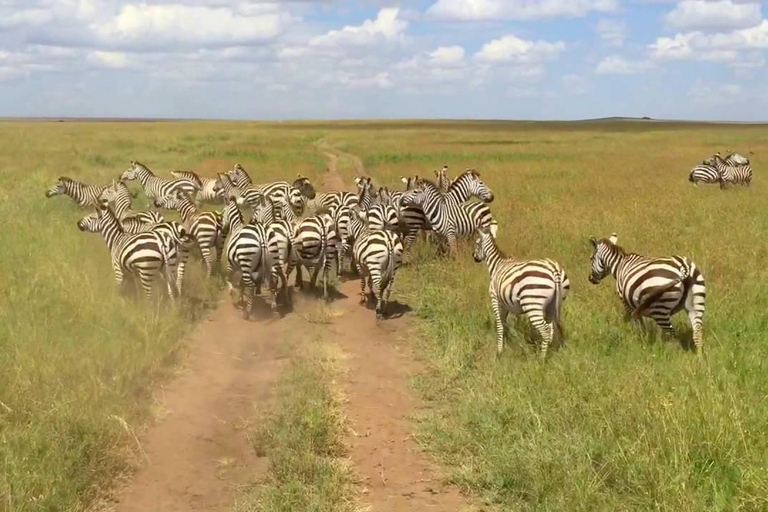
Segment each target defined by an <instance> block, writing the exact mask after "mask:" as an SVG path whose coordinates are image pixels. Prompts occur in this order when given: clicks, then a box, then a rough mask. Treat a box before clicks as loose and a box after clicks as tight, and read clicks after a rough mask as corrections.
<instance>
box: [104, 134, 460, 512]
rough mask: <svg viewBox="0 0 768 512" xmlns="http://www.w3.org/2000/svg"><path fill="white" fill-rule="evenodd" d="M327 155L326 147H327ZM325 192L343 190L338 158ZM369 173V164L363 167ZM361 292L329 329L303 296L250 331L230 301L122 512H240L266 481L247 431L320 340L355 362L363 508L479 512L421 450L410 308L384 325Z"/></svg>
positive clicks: (353, 392) (350, 287) (195, 344)
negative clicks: (241, 488) (239, 497)
mask: <svg viewBox="0 0 768 512" xmlns="http://www.w3.org/2000/svg"><path fill="white" fill-rule="evenodd" d="M326 148H327V146H326ZM326 153H327V156H328V158H329V164H328V172H327V173H326V176H325V182H324V183H323V189H324V190H340V189H347V190H349V189H350V187H349V186H346V185H345V184H344V181H343V180H342V178H341V176H340V175H339V173H338V171H337V168H336V162H337V155H338V153H337V152H335V151H327V152H326ZM353 162H355V167H356V169H357V170H362V163H361V162H360V160H359V159H353ZM359 289H360V285H359V281H358V280H357V279H352V280H349V281H346V282H343V283H342V284H341V285H340V286H339V288H338V291H339V292H340V298H338V299H337V300H335V301H334V302H333V310H334V319H333V321H332V323H331V324H329V325H318V324H311V326H310V324H308V323H307V321H306V320H305V316H304V315H305V314H306V313H312V312H314V311H315V310H316V308H317V301H316V300H315V299H314V298H308V297H297V295H298V294H296V293H295V294H294V297H295V300H294V303H295V304H294V310H293V312H291V313H290V314H288V315H286V316H285V317H284V318H282V319H279V320H272V319H269V318H267V316H268V315H265V316H264V317H263V318H257V319H255V320H252V321H251V322H246V321H244V320H243V319H242V318H241V317H240V312H239V311H237V310H235V309H234V308H233V307H232V306H231V304H230V303H229V299H228V297H227V298H226V299H223V300H222V303H221V305H220V306H219V308H218V309H217V310H216V311H215V312H214V313H213V314H212V315H211V317H210V318H209V320H208V321H207V322H204V323H203V324H202V325H201V326H200V327H199V328H198V329H197V331H196V333H195V334H194V335H193V336H192V338H191V339H190V341H189V345H190V347H191V348H190V350H191V355H190V357H189V360H188V361H187V363H186V365H185V371H184V373H183V375H182V376H180V377H178V378H177V379H175V380H174V381H172V382H171V383H169V384H168V385H167V386H166V387H165V388H164V389H163V390H162V393H161V394H160V397H161V402H162V408H163V409H164V411H165V414H163V415H162V417H161V418H160V419H159V420H158V422H157V423H156V424H155V425H153V426H152V427H150V428H149V429H148V431H147V432H146V434H145V435H143V436H142V438H141V443H142V447H143V449H144V451H145V452H146V461H145V464H144V465H143V467H142V468H141V469H140V470H139V471H137V473H136V474H135V476H134V477H133V478H132V480H131V481H130V482H128V483H127V485H126V486H125V488H124V490H123V491H122V492H121V493H120V495H119V496H118V497H117V504H116V506H115V510H116V511H118V512H134V511H135V512H138V511H142V512H153V511H163V512H169V511H189V510H206V511H220V510H230V509H231V507H232V503H233V501H234V493H235V490H236V488H237V486H238V485H239V484H243V483H247V482H251V481H254V480H256V479H260V477H262V476H263V475H264V474H265V471H266V469H267V464H266V462H267V461H266V459H260V458H258V457H256V455H255V453H254V450H253V448H252V447H251V446H250V445H249V443H248V442H247V439H246V429H245V428H243V427H244V426H245V425H246V424H247V421H248V419H249V418H252V417H254V416H255V414H256V411H258V410H259V409H263V408H265V407H268V405H269V402H270V397H271V392H272V389H273V387H274V383H275V382H276V380H277V379H278V378H279V376H280V373H281V371H282V369H283V367H284V364H285V363H286V362H287V359H288V357H289V349H288V348H287V347H290V346H291V344H292V342H295V341H302V337H305V338H308V339H312V338H316V337H317V336H318V335H319V336H320V337H322V338H323V339H324V340H326V341H330V342H333V343H335V344H336V345H337V346H338V347H339V348H340V349H341V350H342V351H343V352H344V354H345V356H346V357H344V358H343V360H345V361H346V363H345V365H346V366H347V368H346V372H345V379H346V382H345V383H344V386H345V392H346V394H347V396H348V397H349V402H348V406H347V407H348V409H347V410H346V411H345V413H346V414H347V416H348V418H349V419H350V423H351V425H350V426H351V432H350V435H349V436H348V445H349V448H350V458H351V460H352V462H353V463H354V465H355V470H356V472H357V474H358V476H359V478H360V480H361V485H362V486H363V489H362V491H363V494H362V501H363V503H362V504H361V505H363V506H365V505H370V506H371V510H373V511H382V512H385V511H386V512H390V511H398V512H399V511H418V512H422V511H424V510H430V511H438V510H439V511H452V512H454V511H459V510H469V508H468V507H467V502H466V501H465V500H464V499H463V497H462V496H461V495H459V493H458V492H457V491H456V490H455V489H453V488H451V487H446V486H443V485H442V484H441V483H440V481H439V480H437V479H436V478H435V468H434V467H433V466H432V465H431V464H430V463H429V461H428V459H427V458H426V457H425V456H424V455H422V454H420V453H419V451H418V448H417V445H416V443H415V442H414V441H413V440H412V439H411V437H410V436H411V432H412V427H413V426H412V424H411V423H410V421H409V420H408V418H407V417H408V415H410V414H411V413H412V412H413V411H414V409H415V408H416V407H417V406H418V401H417V400H416V399H415V398H414V396H413V395H412V393H411V392H410V390H409V389H408V386H407V378H408V376H409V375H411V374H412V373H413V372H415V371H417V369H418V368H417V367H416V366H415V363H414V362H413V361H414V358H413V357H412V354H411V353H410V352H409V350H408V348H407V345H406V344H401V338H402V337H403V336H406V335H407V334H408V333H409V332H410V329H411V326H410V320H409V317H408V315H407V311H408V308H407V307H406V306H404V305H401V304H399V303H397V302H396V301H397V284H395V289H394V292H393V295H392V299H393V302H392V303H391V307H390V312H391V313H394V316H395V318H391V319H388V320H386V321H384V322H381V323H378V324H377V322H376V320H375V314H374V313H373V311H370V310H367V309H366V308H365V307H364V306H362V305H360V304H359V302H358V297H359V295H358V294H359Z"/></svg>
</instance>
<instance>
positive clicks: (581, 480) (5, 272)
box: [0, 122, 768, 511]
mask: <svg viewBox="0 0 768 512" xmlns="http://www.w3.org/2000/svg"><path fill="white" fill-rule="evenodd" d="M318 141H322V142H318ZM327 148H335V151H336V152H337V153H338V156H339V160H338V163H339V166H338V168H339V171H340V172H341V173H343V174H344V176H345V179H348V180H349V181H348V183H350V186H351V185H352V181H351V180H352V176H353V175H354V174H355V173H357V172H359V170H360V164H361V163H362V165H363V166H364V169H365V171H366V172H367V173H368V174H369V175H371V176H372V177H373V178H374V182H375V183H376V185H388V186H390V187H393V188H398V189H400V188H401V187H402V184H401V183H400V180H399V177H400V176H409V175H414V174H419V175H421V176H429V177H432V170H433V169H437V168H439V167H441V166H442V165H443V164H447V165H448V166H449V170H450V173H451V175H452V176H454V177H455V176H456V175H457V174H458V172H459V171H460V170H463V169H464V168H466V167H473V168H476V169H477V170H478V171H480V173H481V175H482V177H483V179H484V180H485V181H486V183H487V184H488V185H489V186H490V187H491V188H492V190H493V192H494V193H495V197H496V198H495V201H494V202H493V203H492V205H491V206H492V209H493V212H494V215H495V216H496V218H497V220H498V221H499V244H500V246H501V248H502V249H503V250H504V251H505V252H506V253H507V254H508V255H510V256H514V257H518V258H534V257H536V258H538V257H550V258H553V259H555V260H557V261H559V262H560V263H561V264H562V265H563V267H564V268H565V269H566V271H567V272H568V274H569V276H570V278H571V294H570V295H569V297H568V298H567V300H566V301H565V304H564V311H565V314H564V327H565V331H566V343H565V345H564V346H563V347H561V348H560V350H556V351H553V353H552V355H551V357H550V359H549V360H548V361H547V362H546V364H541V363H540V362H539V361H538V359H537V358H536V357H535V354H534V349H533V346H532V340H533V339H534V337H533V336H532V334H531V332H530V330H529V329H528V328H527V326H526V324H525V322H524V321H519V322H515V321H514V320H513V321H512V322H511V328H510V329H509V333H508V342H507V346H506V347H505V352H504V353H503V355H502V356H501V357H500V358H498V359H497V358H496V355H495V343H494V341H495V339H494V330H493V319H492V315H491V311H490V305H489V300H488V294H487V282H488V276H487V270H486V267H485V264H482V263H480V264H476V263H474V261H473V260H472V256H471V244H470V243H464V244H461V250H460V254H459V257H458V258H457V259H456V260H448V259H441V258H438V257H437V256H436V255H435V251H434V250H432V248H431V247H430V246H428V245H425V244H420V245H419V246H418V247H417V248H416V252H415V254H414V258H412V260H411V262H410V264H409V265H408V266H407V267H404V268H403V269H402V270H401V271H400V273H399V274H398V278H397V282H396V283H395V288H394V291H393V299H396V300H398V301H400V302H405V303H407V304H408V305H409V306H411V307H412V308H413V309H414V310H415V315H416V316H417V318H418V321H417V326H418V329H417V332H416V333H411V334H412V336H411V342H412V343H413V344H414V345H415V346H417V348H418V351H419V353H420V354H421V356H422V357H423V359H424V360H425V361H426V362H427V364H428V370H427V371H426V372H425V373H424V374H423V375H420V376H419V378H418V379H417V380H416V382H415V386H416V388H417V389H418V391H419V393H421V395H422V396H423V397H424V398H425V399H426V400H428V401H429V402H430V403H431V405H432V406H433V407H431V408H430V409H429V411H430V412H429V413H425V414H423V415H421V416H420V417H419V418H417V425H418V428H417V434H418V439H419V441H420V443H421V445H422V446H423V448H424V449H425V450H426V451H427V452H428V453H429V454H431V455H432V456H434V457H435V458H436V459H437V460H438V461H440V462H441V463H442V464H443V465H444V467H445V469H446V474H447V475H448V478H449V479H450V481H452V482H454V483H455V484H457V485H458V486H460V487H461V488H462V489H464V490H465V491H467V492H469V493H471V494H473V495H475V496H478V497H479V498H480V499H481V500H484V501H486V502H487V503H489V504H491V505H493V506H494V507H495V508H497V509H498V510H569V511H571V510H606V511H607V510H611V511H613V510H765V509H768V466H767V465H766V461H768V427H766V425H768V400H766V396H767V395H768V391H767V390H768V368H766V366H767V365H768V364H767V363H766V360H767V359H768V357H767V356H768V347H767V345H766V343H767V342H768V335H766V334H765V332H766V328H768V315H766V313H765V307H764V304H765V303H766V301H768V287H766V283H768V267H766V266H765V265H764V262H765V261H766V256H768V244H767V243H766V233H768V210H766V204H768V202H767V199H768V198H767V197H766V192H768V185H767V184H766V179H764V176H763V172H762V167H763V166H762V165H761V160H762V159H763V155H768V131H766V129H765V127H762V126H741V125H692V124H690V125H689V124H663V123H634V122H614V123H611V122H594V123H505V122H493V123H490V122H488V123H486V122H466V123H459V122H436V123H427V122H407V123H398V122H346V123H219V122H205V123H191V122H190V123H69V122H68V123H47V122H45V123H43V122H29V123H26V122H6V123H0V194H1V195H2V201H0V209H2V214H3V218H4V219H5V220H6V229H5V230H3V235H2V244H0V272H1V273H0V276H2V281H1V282H0V283H1V284H2V287H1V289H2V294H0V455H2V456H1V457H0V464H2V466H1V467H2V471H0V510H2V509H7V510H80V509H82V508H84V507H85V506H86V505H87V504H89V503H90V502H91V501H92V500H93V499H94V498H95V497H96V496H97V491H98V489H100V488H101V487H103V486H104V485H106V484H107V483H108V482H109V481H110V479H112V478H113V477H114V476H115V475H117V474H119V473H120V472H122V471H124V470H125V469H126V468H127V467H128V465H129V463H130V460H131V454H132V451H133V450H134V449H135V448H134V441H133V434H134V430H135V429H138V428H139V427H140V426H141V425H142V423H143V422H144V421H145V420H146V418H147V417H148V416H149V412H150V408H151V406H152V400H151V389H152V384H153V382H155V381H156V380H158V379H162V378H165V377H166V376H167V374H168V373H169V369H170V368H172V367H173V364H172V363H173V361H174V359H176V358H177V357H178V354H179V352H180V351H182V350H183V346H184V345H183V341H182V340H183V336H184V334H185V333H186V332H188V331H189V329H190V328H191V327H192V326H193V325H194V322H195V320H196V319H198V318H200V316H201V314H202V313H203V312H204V311H205V310H206V309H207V308H210V307H213V306H215V304H216V298H217V296H218V290H219V288H220V284H221V282H220V281H219V280H214V281H213V282H212V283H205V282H204V280H203V279H202V275H201V272H200V268H199V266H198V265H197V264H192V265H191V267H190V272H188V275H189V279H188V286H187V290H188V291H189V295H190V298H189V299H188V300H185V301H184V302H183V303H182V304H181V305H179V306H172V305H170V304H169V302H168V301H167V300H159V299H158V300H157V301H156V302H154V303H151V304H147V303H145V302H143V301H141V300H136V299H134V298H131V297H121V296H119V295H118V294H117V292H116V289H115V285H114V280H113V276H112V272H111V269H110V265H109V258H108V254H107V251H106V248H105V247H104V244H103V242H102V240H101V239H100V237H99V236H98V235H91V234H83V233H80V232H79V231H78V230H77V228H76V226H75V223H76V221H77V220H78V219H79V218H80V217H81V216H83V215H85V214H86V213H88V212H87V211H83V210H80V209H79V208H78V207H77V206H76V205H75V204H74V203H73V202H71V201H70V200H68V199H66V198H63V197H55V198H52V199H45V197H44V195H43V193H44V192H45V190H46V189H48V188H49V187H50V186H52V185H53V183H54V182H55V181H56V178H57V177H58V176H60V175H67V176H70V177H73V178H76V179H81V180H83V181H88V182H107V181H108V180H110V179H112V178H114V177H117V176H118V175H119V174H120V173H121V172H122V171H123V170H124V169H125V168H127V164H128V161H129V160H131V159H138V160H140V161H142V162H143V163H145V164H147V165H148V166H149V167H150V168H151V169H153V170H155V171H156V172H157V173H158V174H161V175H166V176H167V171H168V170H170V169H171V168H174V167H175V168H179V169H192V170H196V171H198V172H200V173H201V174H204V175H213V174H214V173H215V172H216V171H219V172H221V171H224V170H226V169H229V168H231V166H232V165H233V164H234V163H235V162H240V163H241V164H243V165H244V166H245V168H246V169H248V171H249V172H250V173H251V174H252V175H253V176H254V177H255V178H257V179H259V180H263V181H267V180H270V179H274V178H279V179H290V178H291V177H293V176H294V175H295V174H296V173H302V174H305V175H307V176H309V177H310V178H311V179H313V181H314V182H316V183H319V177H320V176H321V174H322V172H323V170H324V169H325V165H326V163H325V157H324V155H323V151H322V150H323V149H327ZM729 148H730V149H735V150H738V151H739V152H741V153H746V152H747V151H750V150H751V151H754V152H755V156H754V157H753V158H752V161H753V167H754V169H755V181H754V182H753V184H752V186H751V188H749V189H742V188H737V189H733V190H726V191H720V190H719V189H718V188H717V187H716V186H704V185H702V186H699V187H693V186H692V185H691V184H690V183H689V182H688V181H687V174H688V170H689V169H690V167H691V166H692V165H693V164H695V163H697V162H699V161H701V160H702V159H703V158H705V157H707V156H710V155H711V154H712V153H713V152H714V151H716V150H720V151H725V150H726V149H729ZM132 187H134V188H136V186H135V185H132ZM142 199H143V196H142V195H141V194H139V197H138V198H137V199H136V203H137V204H142ZM171 217H172V216H171ZM611 232H616V233H618V235H619V242H620V244H622V245H623V246H624V247H625V248H626V249H628V250H630V251H634V252H638V253H641V254H646V255H667V254H683V255H687V256H690V257H691V258H692V259H693V260H694V261H695V262H696V263H697V264H698V265H699V266H700V267H701V268H702V271H703V273H704V276H705V278H706V280H707V286H708V296H707V312H706V314H705V334H704V337H705V341H704V345H705V348H704V352H705V357H704V358H703V359H702V360H698V359H697V358H696V357H695V356H694V355H693V354H692V353H691V352H689V351H687V350H685V349H684V348H683V345H685V340H687V339H689V338H690V330H689V329H688V327H687V323H686V322H685V319H684V316H683V315H680V318H678V319H677V322H676V327H678V328H679V330H680V331H681V333H682V334H681V338H682V340H683V343H676V342H674V341H664V340H663V339H661V338H659V337H658V336H656V335H655V333H656V330H655V328H653V327H652V326H650V325H649V328H648V329H647V332H644V331H643V330H641V329H639V328H637V327H634V326H632V325H629V324H626V323H625V322H624V321H623V318H622V310H621V306H620V304H619V301H618V298H617V297H616V296H615V291H614V288H613V287H614V282H613V279H612V278H610V277H609V278H608V279H606V281H605V282H604V283H602V284H601V285H599V286H594V285H591V284H589V283H588V281H587V277H588V275H589V260H590V256H591V245H590V243H589V236H591V235H594V236H598V237H607V236H608V235H610V234H611ZM195 261H197V260H195ZM307 368H308V369H307ZM322 368H323V366H322V365H320V366H317V367H314V366H311V365H310V366H307V365H304V366H302V367H300V368H299V369H298V370H296V371H295V372H294V373H293V374H289V375H288V376H287V377H286V380H285V381H284V382H285V388H284V389H290V388H291V382H299V383H301V386H306V387H307V389H308V391H307V394H301V393H297V394H296V396H293V395H291V394H290V393H284V395H285V396H287V398H286V400H288V402H287V403H289V404H290V406H288V407H285V408H284V409H283V410H282V411H281V412H280V414H276V415H275V416H274V418H272V420H271V423H270V425H272V427H270V428H271V430H270V431H269V433H268V434H265V437H264V439H262V440H261V441H260V442H261V443H263V444H264V445H265V446H267V448H265V449H274V450H279V449H280V447H281V446H282V447H284V451H286V452H287V451H288V450H290V449H291V448H292V447H295V446H302V443H303V442H305V440H306V438H302V437H301V436H302V435H306V436H316V437H317V439H319V441H318V442H316V443H312V446H315V447H317V446H319V452H322V453H325V452H328V453H336V451H337V445H336V440H335V438H336V437H338V435H339V434H338V432H336V431H337V430H338V428H339V427H338V425H337V423H336V420H335V419H334V418H335V417H328V416H327V411H326V410H325V407H324V406H323V405H322V404H323V403H326V402H332V401H333V400H332V397H330V395H329V393H330V391H327V390H326V389H325V388H322V387H319V388H318V387H313V386H311V385H308V384H306V382H308V381H310V382H311V381H322V380H323V378H324V377H323V376H322V375H319V373H318V372H320V373H321V370H322ZM291 379H294V381H292V380H291ZM296 379H298V380H296ZM294 387H295V386H294ZM302 389H303V388H302ZM310 391H311V393H310ZM312 393H314V395H313V394H312ZM302 397H304V398H302ZM302 400H304V401H303V402H302ZM318 403H319V404H320V405H318ZM334 403H335V402H334ZM337 406H338V405H337V404H336V405H333V407H337ZM328 407H331V405H329V406H328ZM291 411H294V412H295V415H297V416H299V415H304V414H305V413H306V414H314V415H316V416H317V417H318V418H320V421H319V423H318V424H319V425H320V429H319V430H311V429H310V430H309V431H307V432H305V433H304V434H302V433H301V432H297V431H295V430H294V429H292V428H291V422H290V419H289V418H286V414H289V413H291ZM295 436H298V437H295ZM270 447H271V448H270ZM296 456H297V457H298V456H299V455H298V454H297V455H296ZM308 464H310V465H311V464H314V462H313V461H308ZM292 467H297V466H292V465H291V464H290V460H288V461H287V462H286V465H285V468H286V472H288V473H290V471H292V469H291V468H292ZM313 471H314V470H313ZM313 474H317V472H313ZM282 478H285V482H286V485H288V486H289V485H290V483H291V476H290V475H289V474H282ZM339 485H344V484H339ZM276 488H279V486H276ZM332 488H337V487H336V486H333V487H332ZM345 495H346V494H345ZM345 506H346V505H345ZM273 508H274V507H273ZM274 509H279V507H277V508H274Z"/></svg>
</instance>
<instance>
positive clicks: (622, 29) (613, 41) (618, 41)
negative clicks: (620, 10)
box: [595, 19, 629, 46]
mask: <svg viewBox="0 0 768 512" xmlns="http://www.w3.org/2000/svg"><path fill="white" fill-rule="evenodd" d="M595 31H596V32H597V33H598V34H599V35H600V39H602V40H603V41H604V42H605V43H606V44H608V45H610V46H621V45H623V44H624V40H625V39H626V38H627V35H628V34H629V26H628V25H627V22H625V21H617V20H608V19H601V20H600V21H598V22H597V25H596V26H595Z"/></svg>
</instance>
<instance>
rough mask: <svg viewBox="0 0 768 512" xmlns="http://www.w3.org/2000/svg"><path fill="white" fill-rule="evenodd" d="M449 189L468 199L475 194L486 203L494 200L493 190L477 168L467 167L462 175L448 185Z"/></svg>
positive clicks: (464, 199) (463, 198)
mask: <svg viewBox="0 0 768 512" xmlns="http://www.w3.org/2000/svg"><path fill="white" fill-rule="evenodd" d="M448 191H449V192H450V191H453V192H459V196H460V197H461V198H462V200H463V201H466V200H467V199H469V198H470V197H471V196H475V197H477V198H478V199H480V200H481V201H482V202H484V203H492V202H493V192H491V189H490V188H488V185H486V184H485V182H484V181H483V180H482V179H481V178H480V173H479V172H477V171H476V170H475V169H467V170H466V171H464V172H463V173H462V174H461V176H459V177H458V178H456V179H455V180H453V183H451V185H450V186H449V187H448Z"/></svg>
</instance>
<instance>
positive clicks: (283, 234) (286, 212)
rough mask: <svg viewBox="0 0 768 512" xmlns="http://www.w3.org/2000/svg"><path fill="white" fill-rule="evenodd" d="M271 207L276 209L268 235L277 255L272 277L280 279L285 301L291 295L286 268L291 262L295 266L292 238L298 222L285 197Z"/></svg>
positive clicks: (288, 299)
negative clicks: (272, 240) (274, 244)
mask: <svg viewBox="0 0 768 512" xmlns="http://www.w3.org/2000/svg"><path fill="white" fill-rule="evenodd" d="M273 207H274V208H275V210H276V212H275V213H276V215H275V217H279V218H277V219H275V220H274V221H273V222H272V223H271V224H270V232H269V234H270V236H271V237H272V238H273V239H274V243H276V244H277V250H278V257H277V262H276V264H275V266H274V267H273V270H272V278H273V279H280V282H281V292H282V293H283V296H284V297H285V298H286V300H287V301H289V302H290V300H291V297H290V294H289V293H288V277H287V272H286V269H287V268H288V267H289V266H290V265H291V263H293V265H294V266H296V263H297V259H296V257H295V254H294V252H293V238H294V232H295V231H296V225H297V224H298V222H299V218H298V216H297V214H296V212H295V210H294V208H293V207H292V205H290V204H288V202H287V201H286V200H285V198H281V199H278V200H277V201H275V203H273Z"/></svg>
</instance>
